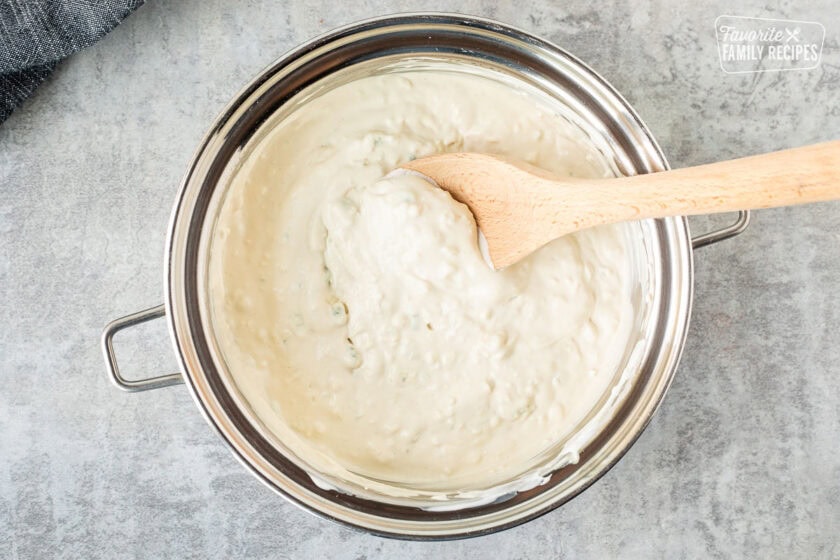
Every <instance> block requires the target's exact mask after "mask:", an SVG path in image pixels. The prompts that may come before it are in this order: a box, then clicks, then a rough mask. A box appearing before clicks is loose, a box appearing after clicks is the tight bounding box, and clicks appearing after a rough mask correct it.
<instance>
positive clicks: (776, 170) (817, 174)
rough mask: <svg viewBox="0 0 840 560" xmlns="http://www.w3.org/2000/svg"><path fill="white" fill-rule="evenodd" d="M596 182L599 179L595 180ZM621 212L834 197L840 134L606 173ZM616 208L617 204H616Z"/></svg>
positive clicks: (838, 185)
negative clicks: (708, 159) (745, 153)
mask: <svg viewBox="0 0 840 560" xmlns="http://www.w3.org/2000/svg"><path fill="white" fill-rule="evenodd" d="M599 182H600V181H599ZM604 186H605V187H609V188H610V190H609V199H610V200H611V201H612V203H611V205H626V206H629V207H630V213H631V214H632V215H631V216H624V218H625V219H626V218H628V217H631V218H634V219H642V218H661V217H665V216H675V215H693V214H711V213H715V212H729V211H734V210H751V209H757V208H771V207H776V206H789V205H794V204H804V203H807V202H820V201H826V200H833V199H840V140H835V141H832V142H825V143H823V144H814V145H811V146H805V147H802V148H794V149H791V150H783V151H780V152H773V153H769V154H762V155H758V156H751V157H745V158H741V159H735V160H730V161H722V162H719V163H710V164H707V165H700V166H697V167H687V168H684V169H675V170H673V171H663V172H661V173H654V174H648V175H638V176H632V177H622V178H620V179H617V180H616V179H609V180H608V181H605V182H604ZM616 210H617V208H616Z"/></svg>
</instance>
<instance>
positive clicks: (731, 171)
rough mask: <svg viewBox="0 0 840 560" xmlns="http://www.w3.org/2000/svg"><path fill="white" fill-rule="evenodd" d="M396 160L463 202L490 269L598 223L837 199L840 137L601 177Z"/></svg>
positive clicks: (451, 159) (497, 164) (496, 161)
mask: <svg viewBox="0 0 840 560" xmlns="http://www.w3.org/2000/svg"><path fill="white" fill-rule="evenodd" d="M402 167H403V168H405V169H410V170H413V171H416V172H419V173H421V174H423V175H425V176H426V177H428V178H430V179H431V180H432V181H434V182H435V183H437V184H438V185H439V186H440V187H441V188H443V189H444V190H447V191H449V193H450V194H452V197H453V198H455V199H456V200H459V201H461V202H463V203H464V204H466V205H467V207H468V208H469V209H470V210H471V211H472V213H473V215H474V216H475V221H476V224H478V228H479V230H481V232H482V233H483V234H484V236H485V237H486V239H487V246H488V247H487V248H488V252H489V255H490V259H491V261H492V262H493V266H494V267H495V268H496V269H497V270H498V269H501V268H504V267H506V266H509V265H511V264H513V263H515V262H517V261H518V260H520V259H522V258H523V257H525V256H526V255H528V254H530V253H532V252H533V251H535V250H537V249H538V248H540V247H542V246H543V245H545V244H546V243H548V242H549V241H552V240H553V239H556V238H558V237H560V236H563V235H566V234H568V233H572V232H575V231H579V230H582V229H585V228H589V227H592V226H597V225H601V224H612V223H616V222H623V221H631V220H642V219H645V218H663V217H666V216H684V215H693V214H711V213H715V212H730V211H734V210H749V209H754V208H770V207H774V206H788V205H793V204H804V203H806V202H818V201H825V200H832V199H840V140H836V141H833V142H826V143H824V144H815V145H813V146H805V147H803V148H795V149H792V150H783V151H781V152H773V153H770V154H763V155H758V156H752V157H746V158H742V159H735V160H731V161H722V162H719V163H710V164H708V165H699V166H697V167H687V168H684V169H674V170H672V171H662V172H660V173H650V174H646V175H634V176H631V177H618V178H607V179H578V178H574V177H560V176H556V175H552V174H551V173H548V172H547V171H544V170H542V169H537V168H535V167H533V166H529V165H526V164H522V163H517V162H513V161H508V160H505V159H502V158H499V157H496V156H491V155H485V154H473V153H459V154H441V155H436V156H431V157H426V158H421V159H416V160H414V161H411V162H409V163H406V164H405V165H403V166H402Z"/></svg>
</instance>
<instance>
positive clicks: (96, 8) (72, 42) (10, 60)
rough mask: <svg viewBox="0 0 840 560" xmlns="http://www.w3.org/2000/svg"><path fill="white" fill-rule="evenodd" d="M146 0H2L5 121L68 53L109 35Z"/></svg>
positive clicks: (1, 114) (1, 108)
mask: <svg viewBox="0 0 840 560" xmlns="http://www.w3.org/2000/svg"><path fill="white" fill-rule="evenodd" d="M143 2H144V0H0V123H2V122H3V121H4V120H6V118H8V116H9V115H11V114H12V111H14V109H15V108H16V107H17V106H18V105H20V104H21V103H22V102H23V100H24V99H26V98H27V97H29V96H30V95H31V94H32V92H33V91H35V88H37V87H38V85H39V84H40V83H41V82H43V81H44V79H46V77H47V76H49V75H50V73H51V72H52V71H53V69H54V68H55V66H56V65H57V64H58V63H59V62H60V61H61V60H62V59H64V58H66V57H67V56H70V55H71V54H73V53H74V52H76V51H78V50H80V49H83V48H85V47H88V46H90V45H92V44H93V43H95V42H96V41H98V40H99V39H101V38H102V37H104V36H105V34H107V33H108V32H109V31H111V30H112V29H113V28H114V27H116V26H117V25H118V24H119V23H120V22H121V21H122V20H123V19H125V18H126V17H127V16H128V15H129V14H130V13H131V12H133V11H134V10H135V9H137V7H138V6H140V5H141V4H143Z"/></svg>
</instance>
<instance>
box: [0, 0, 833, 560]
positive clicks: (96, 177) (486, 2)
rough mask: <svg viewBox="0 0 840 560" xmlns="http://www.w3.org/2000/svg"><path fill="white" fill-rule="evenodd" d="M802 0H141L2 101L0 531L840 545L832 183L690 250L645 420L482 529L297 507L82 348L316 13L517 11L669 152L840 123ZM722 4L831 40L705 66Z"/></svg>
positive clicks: (46, 544)
mask: <svg viewBox="0 0 840 560" xmlns="http://www.w3.org/2000/svg"><path fill="white" fill-rule="evenodd" d="M809 4H810V5H809V7H808V8H807V9H806V8H805V7H802V6H803V5H801V4H794V3H790V2H785V3H782V7H781V8H778V9H774V8H771V7H769V5H768V4H767V3H766V2H763V1H761V2H759V1H742V0H738V1H736V2H723V1H720V0H718V1H714V2H708V3H700V2H693V3H685V2H677V1H671V2H657V1H648V2H638V3H636V7H634V8H630V7H628V6H627V5H626V3H624V2H616V1H603V0H600V1H596V2H583V1H573V2H555V3H552V2H546V1H528V0H522V1H519V2H515V3H513V2H511V3H505V4H504V5H498V4H497V3H496V2H493V1H490V0H469V1H466V2H462V3H458V2H446V1H437V2H419V1H414V2H411V1H406V2H386V1H381V2H380V1H374V0H364V1H362V2H357V3H354V5H353V6H349V5H348V6H345V5H342V4H341V3H339V2H334V1H325V0H310V1H309V2H307V3H306V5H304V4H303V3H291V2H285V3H280V2H277V3H274V2H268V1H265V2H262V1H248V2H225V1H224V0H213V1H199V0H190V1H184V2H175V1H171V2H163V1H158V0H151V1H150V2H149V3H148V4H147V5H146V6H144V7H143V8H141V9H140V10H139V11H138V12H137V13H136V14H134V15H133V16H132V17H130V18H129V19H128V21H127V22H126V23H125V24H124V25H122V26H120V27H119V28H117V29H116V30H115V31H114V32H113V33H112V34H111V35H109V36H108V37H107V38H106V39H105V40H103V41H102V42H101V43H99V44H97V45H96V46H94V47H92V48H90V49H88V50H86V51H83V52H81V53H80V54H78V55H77V56H74V57H73V58H72V59H70V60H68V61H67V62H66V63H65V64H64V65H62V66H61V67H60V69H59V70H58V71H57V72H56V74H55V76H54V77H53V78H52V79H50V80H49V82H48V83H46V84H45V85H44V86H43V87H42V88H41V89H40V90H39V91H38V92H37V94H36V95H35V97H34V98H32V99H31V100H30V101H29V102H28V103H27V104H26V105H25V106H24V107H23V108H22V109H20V110H19V111H18V112H17V113H16V114H14V115H13V116H12V118H11V119H10V120H8V121H7V122H6V123H5V124H4V125H2V126H0V294H2V302H1V303H0V324H2V327H0V558H26V559H30V558H33V559H40V558H85V559H92V558H108V559H113V558H205V557H208V558H329V557H334V558H346V559H356V560H362V559H366V558H367V559H372V558H380V557H383V558H384V557H392V558H408V559H417V560H419V559H422V558H444V557H452V558H455V557H465V558H493V559H502V558H596V559H602V558H611V557H619V556H620V557H622V558H669V559H670V558H808V559H810V558H840V453H838V443H840V298H838V296H837V294H838V292H840V260H838V256H840V255H838V253H840V251H838V249H839V248H840V205H838V204H822V205H815V206H810V207H802V208H795V209H783V210H772V211H763V212H759V213H757V214H756V215H755V219H754V223H753V224H752V226H751V227H750V229H749V230H748V232H747V233H745V234H744V235H742V236H741V237H739V238H737V239H735V240H731V241H729V242H726V243H722V244H720V245H717V246H713V247H709V248H707V249H704V250H702V252H698V253H697V255H696V265H697V271H696V272H697V275H696V302H695V308H694V318H693V324H692V328H691V332H690V334H689V337H688V342H687V345H686V348H685V356H684V359H683V362H682V365H681V367H680V370H679V372H678V375H677V378H676V380H675V382H674V385H673V387H672V389H671V391H670V393H669V394H668V396H667V398H666V400H665V403H664V405H663V406H662V408H661V410H660V411H659V413H658V414H657V415H656V417H655V418H654V420H653V421H652V423H651V425H650V427H649V428H648V430H647V431H646V432H645V433H644V435H643V436H642V437H641V439H640V440H639V441H638V443H637V444H636V445H635V446H634V447H633V448H632V449H631V451H630V452H629V453H628V454H627V456H626V457H625V458H624V459H623V460H622V461H621V462H620V464H619V465H618V466H617V467H616V468H614V469H613V470H612V471H611V472H610V473H608V474H607V475H606V476H605V477H604V478H603V479H602V480H601V481H599V482H598V483H597V484H596V485H595V486H594V487H592V488H591V489H590V490H588V491H587V492H585V493H584V494H583V495H582V496H580V497H579V498H577V499H575V500H574V501H572V502H571V503H569V504H568V505H566V506H565V507H563V508H561V509H560V510H558V511H556V512H554V513H551V514H549V515H547V516H545V517H543V518H541V519H539V520H537V521H535V522H532V523H530V524H527V525H526V526H523V527H520V528H517V529H514V530H511V531H507V532H505V533H502V534H497V535H494V536H490V537H485V538H481V539H475V540H468V541H460V542H449V543H431V544H428V543H405V542H397V541H389V540H383V539H380V538H376V537H372V536H368V535H365V534H361V533H357V532H354V531H350V530H347V529H344V528H340V527H338V526H336V525H333V524H331V523H328V522H326V521H322V520H319V519H317V518H315V517H313V516H310V515H308V514H306V513H304V512H301V511H299V510H297V509H296V508H294V507H292V506H290V505H288V504H286V503H285V502H284V501H283V500H282V499H280V498H279V497H277V496H275V495H273V494H272V493H271V492H269V491H268V490H267V489H265V488H264V487H263V486H261V485H260V483H258V482H257V481H256V480H255V479H254V478H252V477H251V476H250V475H249V474H248V473H247V472H246V471H245V470H244V469H243V468H242V467H241V466H240V465H239V464H238V463H237V462H236V461H235V460H234V459H233V457H232V456H231V455H230V453H228V451H227V449H226V448H225V446H224V444H223V443H222V442H221V440H220V439H219V438H218V437H217V436H216V435H215V434H214V433H213V432H212V430H211V429H210V428H209V427H208V426H207V425H206V424H205V422H204V420H203V419H202V418H201V417H200V415H199V414H198V412H197V409H196V408H195V406H194V405H193V403H192V402H191V400H190V398H189V396H188V394H187V391H186V390H185V389H184V388H183V387H180V388H178V387H176V388H170V389H167V390H161V391H157V392H153V393H146V394H138V395H128V394H123V393H120V392H118V391H117V390H116V389H114V388H113V387H112V386H111V385H109V383H108V382H107V380H106V377H105V371H104V367H103V363H102V358H101V356H100V353H99V348H98V337H99V333H100V330H101V328H102V326H103V325H104V324H105V323H106V322H107V321H108V320H110V319H112V318H114V317H117V316H120V315H123V314H126V313H128V312H132V311H135V310H138V309H140V308H143V307H146V306H150V305H154V304H157V303H159V302H160V301H161V298H162V285H161V276H162V262H161V261H162V248H163V240H164V234H165V229H166V223H167V218H168V215H169V211H170V205H171V203H172V201H173V197H174V195H175V189H176V186H177V184H178V182H179V179H180V177H181V174H182V172H183V171H184V169H185V166H186V164H187V162H188V160H189V158H190V156H191V154H192V152H193V150H194V148H195V146H196V144H197V142H198V140H199V138H200V137H201V135H202V134H203V132H204V130H205V129H206V128H207V126H208V125H209V123H210V122H211V120H212V119H213V118H214V117H215V115H216V114H217V112H218V111H219V110H220V109H221V107H222V106H223V104H224V103H225V102H226V101H227V100H228V99H229V98H230V97H231V96H232V95H233V94H234V93H235V92H236V91H237V90H238V89H239V88H240V86H241V85H242V84H243V83H244V82H245V81H246V80H247V79H249V78H250V77H251V76H252V75H253V74H255V73H256V72H257V71H259V70H260V69H261V68H262V67H263V66H265V65H266V64H268V63H269V62H270V61H271V60H272V59H274V58H275V57H277V56H278V55H280V54H281V53H283V52H284V51H285V50H286V49H288V48H290V47H292V46H293V45H295V44H297V43H299V42H301V41H303V40H305V39H308V38H310V37H311V36H313V35H316V34H318V33H321V32H323V31H326V30H327V29H329V28H331V27H334V26H336V25H339V24H343V23H346V22H350V21H353V20H356V19H360V18H363V17H368V16H373V15H378V14H383V13H388V12H396V11H405V10H416V9H420V8H427V9H429V8H432V9H438V10H457V11H462V12H466V13H472V14H478V15H484V16H490V17H494V18H497V19H500V20H502V21H506V22H509V23H511V24H514V25H517V26H520V27H522V28H524V29H527V30H530V31H533V32H536V33H538V34H541V35H543V36H545V37H547V38H549V39H552V40H554V41H555V42H557V43H558V44H560V45H562V46H564V47H566V48H568V49H569V50H571V51H572V52H574V53H576V54H577V55H579V56H580V57H581V58H583V59H584V60H586V61H587V62H589V63H590V64H591V65H592V66H593V67H594V68H595V69H597V70H598V71H600V72H601V73H602V74H603V75H604V76H605V77H606V78H607V79H608V80H610V81H611V82H612V83H613V84H614V85H615V86H616V87H617V88H618V89H619V90H620V91H622V92H623V93H624V94H625V95H626V96H627V97H628V98H629V99H630V101H631V102H632V103H633V104H634V105H635V107H636V108H637V109H638V111H639V112H640V114H641V115H642V117H643V118H644V119H645V120H646V121H647V123H648V124H649V125H650V127H651V128H652V130H653V132H654V133H655V135H656V137H657V138H658V140H659V142H660V143H661V144H662V146H663V148H664V150H665V152H666V153H667V155H668V156H669V157H670V159H671V161H672V163H673V164H675V165H689V164H696V163H701V162H706V161H711V160H715V159H718V158H725V157H730V156H736V155H747V154H752V153H757V152H761V151H767V150H772V149H777V148H784V147H792V146H796V145H801V144H806V143H809V142H816V141H820V140H828V139H832V138H840V44H838V41H839V40H840V19H838V17H837V3H836V2H835V1H832V0H819V1H815V2H810V3H809ZM721 14H736V15H745V16H758V17H783V18H793V19H803V20H813V21H818V22H821V23H822V24H824V25H825V28H826V31H827V36H826V43H825V50H824V53H823V62H822V64H821V66H820V67H819V68H817V69H815V70H811V71H803V72H789V73H784V74H755V75H744V76H737V75H727V74H724V73H723V72H722V71H721V69H720V68H719V65H718V59H717V52H716V46H715V37H714V32H713V24H714V20H715V18H716V17H717V16H718V15H721ZM702 225H703V226H705V225H706V224H705V223H703V224H702ZM163 331H164V325H163V324H162V323H159V322H158V323H152V324H150V325H148V326H147V327H146V328H143V329H139V330H138V332H136V333H131V334H130V335H126V336H125V337H124V338H123V339H122V340H121V341H120V344H121V345H120V348H121V349H122V355H123V356H124V361H125V362H126V367H127V369H128V370H129V371H130V372H131V373H132V374H134V375H142V374H144V373H159V372H163V371H165V370H167V369H170V368H172V367H174V358H173V356H172V350H171V348H170V347H169V346H168V341H167V339H166V336H165V334H164V332H163Z"/></svg>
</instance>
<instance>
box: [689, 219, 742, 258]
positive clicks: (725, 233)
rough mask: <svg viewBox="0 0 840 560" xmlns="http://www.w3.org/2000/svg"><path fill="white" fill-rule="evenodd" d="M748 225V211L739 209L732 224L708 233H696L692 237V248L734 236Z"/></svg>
mask: <svg viewBox="0 0 840 560" xmlns="http://www.w3.org/2000/svg"><path fill="white" fill-rule="evenodd" d="M748 225H750V211H749V210H741V211H740V212H738V219H737V220H735V223H734V224H732V225H729V226H727V227H725V228H721V229H717V230H714V231H710V232H709V233H704V234H702V235H698V236H697V237H692V238H691V246H692V247H693V248H694V249H699V248H700V247H705V246H706V245H711V244H712V243H717V242H718V241H723V240H724V239H729V238H730V237H735V236H736V235H738V234H739V233H742V232H743V231H744V230H745V229H747V226H748Z"/></svg>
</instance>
